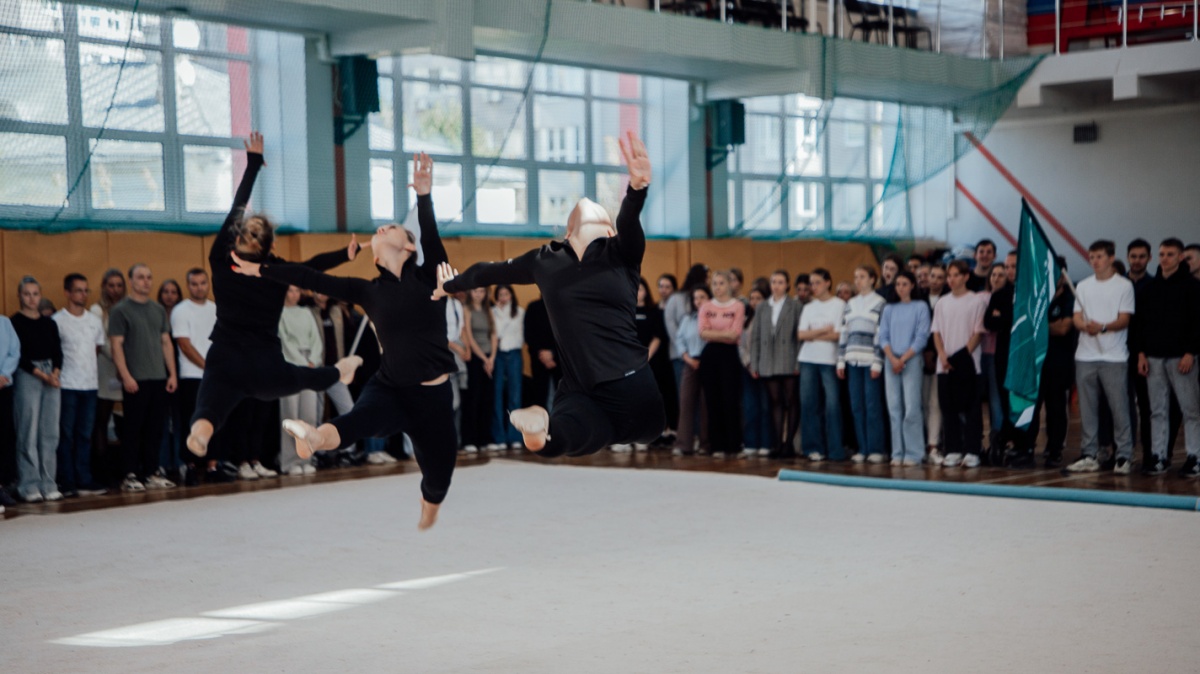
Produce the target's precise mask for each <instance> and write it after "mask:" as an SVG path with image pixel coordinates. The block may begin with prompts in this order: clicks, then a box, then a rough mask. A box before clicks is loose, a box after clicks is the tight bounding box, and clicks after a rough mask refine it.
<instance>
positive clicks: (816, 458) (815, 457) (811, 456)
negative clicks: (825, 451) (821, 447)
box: [808, 452, 825, 463]
mask: <svg viewBox="0 0 1200 674" xmlns="http://www.w3.org/2000/svg"><path fill="white" fill-rule="evenodd" d="M808 460H809V461H812V462H813V463H821V462H822V461H824V460H825V457H823V456H821V453H820V452H809V453H808Z"/></svg>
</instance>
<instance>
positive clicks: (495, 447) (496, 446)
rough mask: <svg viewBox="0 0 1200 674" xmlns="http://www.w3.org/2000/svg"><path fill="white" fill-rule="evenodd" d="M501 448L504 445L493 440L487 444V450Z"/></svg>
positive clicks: (491, 450) (496, 450)
mask: <svg viewBox="0 0 1200 674" xmlns="http://www.w3.org/2000/svg"><path fill="white" fill-rule="evenodd" d="M502 449H504V445H501V444H497V443H495V442H493V443H491V444H489V445H488V446H487V451H489V452H498V451H500V450H502Z"/></svg>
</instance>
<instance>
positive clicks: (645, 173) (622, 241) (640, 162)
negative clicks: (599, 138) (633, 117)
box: [616, 131, 652, 267]
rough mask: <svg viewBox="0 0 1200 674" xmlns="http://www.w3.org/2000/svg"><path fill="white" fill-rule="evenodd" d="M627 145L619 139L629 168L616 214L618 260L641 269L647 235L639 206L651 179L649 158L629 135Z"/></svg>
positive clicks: (637, 140) (636, 140)
mask: <svg viewBox="0 0 1200 674" xmlns="http://www.w3.org/2000/svg"><path fill="white" fill-rule="evenodd" d="M627 135H628V141H629V142H628V144H627V143H626V141H625V139H618V142H619V143H620V145H621V155H622V156H623V157H625V164H626V166H628V167H629V189H628V190H626V192H625V199H623V200H622V201H621V212H620V213H618V214H617V237H616V238H617V246H618V247H619V249H620V251H621V258H622V259H623V260H624V261H625V264H627V265H629V266H631V267H640V266H641V265H642V258H643V257H645V255H646V233H645V231H643V230H642V220H641V214H642V206H643V205H644V204H645V203H646V191H647V190H646V188H647V187H648V186H649V185H650V179H651V177H652V173H651V168H650V155H649V154H647V152H646V144H645V143H643V142H642V141H641V139H640V138H638V137H637V134H635V133H634V132H632V131H630V132H628V134H627Z"/></svg>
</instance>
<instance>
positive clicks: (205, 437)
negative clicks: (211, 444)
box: [184, 419, 213, 456]
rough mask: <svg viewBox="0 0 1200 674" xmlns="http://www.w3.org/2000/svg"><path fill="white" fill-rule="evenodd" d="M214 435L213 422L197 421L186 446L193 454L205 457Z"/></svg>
mask: <svg viewBox="0 0 1200 674" xmlns="http://www.w3.org/2000/svg"><path fill="white" fill-rule="evenodd" d="M212 435H213V426H212V422H210V421H209V420H207V419H197V420H196V423H194V424H192V432H191V433H189V434H188V437H187V442H186V443H184V444H186V445H187V448H188V451H190V452H191V453H192V454H195V455H196V456H204V455H205V454H208V441H209V440H211V439H212Z"/></svg>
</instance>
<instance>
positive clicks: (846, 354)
mask: <svg viewBox="0 0 1200 674" xmlns="http://www.w3.org/2000/svg"><path fill="white" fill-rule="evenodd" d="M898 272H899V268H897V269H896V271H894V272H893V278H894V276H895V274H896V273H898ZM876 280H877V279H876V274H875V268H874V267H871V266H868V265H859V267H858V268H857V269H855V270H854V289H855V295H854V296H853V297H851V298H850V299H849V301H847V302H846V310H845V318H844V319H843V323H844V327H843V329H842V330H841V333H840V334H839V338H838V359H837V375H838V379H845V380H847V382H848V383H849V388H850V409H851V417H852V418H853V420H854V435H855V438H856V439H857V440H858V453H857V454H855V455H854V457H853V458H854V462H855V463H862V462H863V461H868V462H870V463H883V462H884V461H885V460H886V458H885V457H884V454H883V453H884V439H883V381H882V380H881V377H882V376H883V352H882V351H880V350H879V319H880V316H881V315H882V314H883V306H884V304H885V301H884V298H883V295H880V294H879V293H877V292H875V283H876ZM892 292H893V293H894V292H895V291H894V290H893V291H892Z"/></svg>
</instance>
